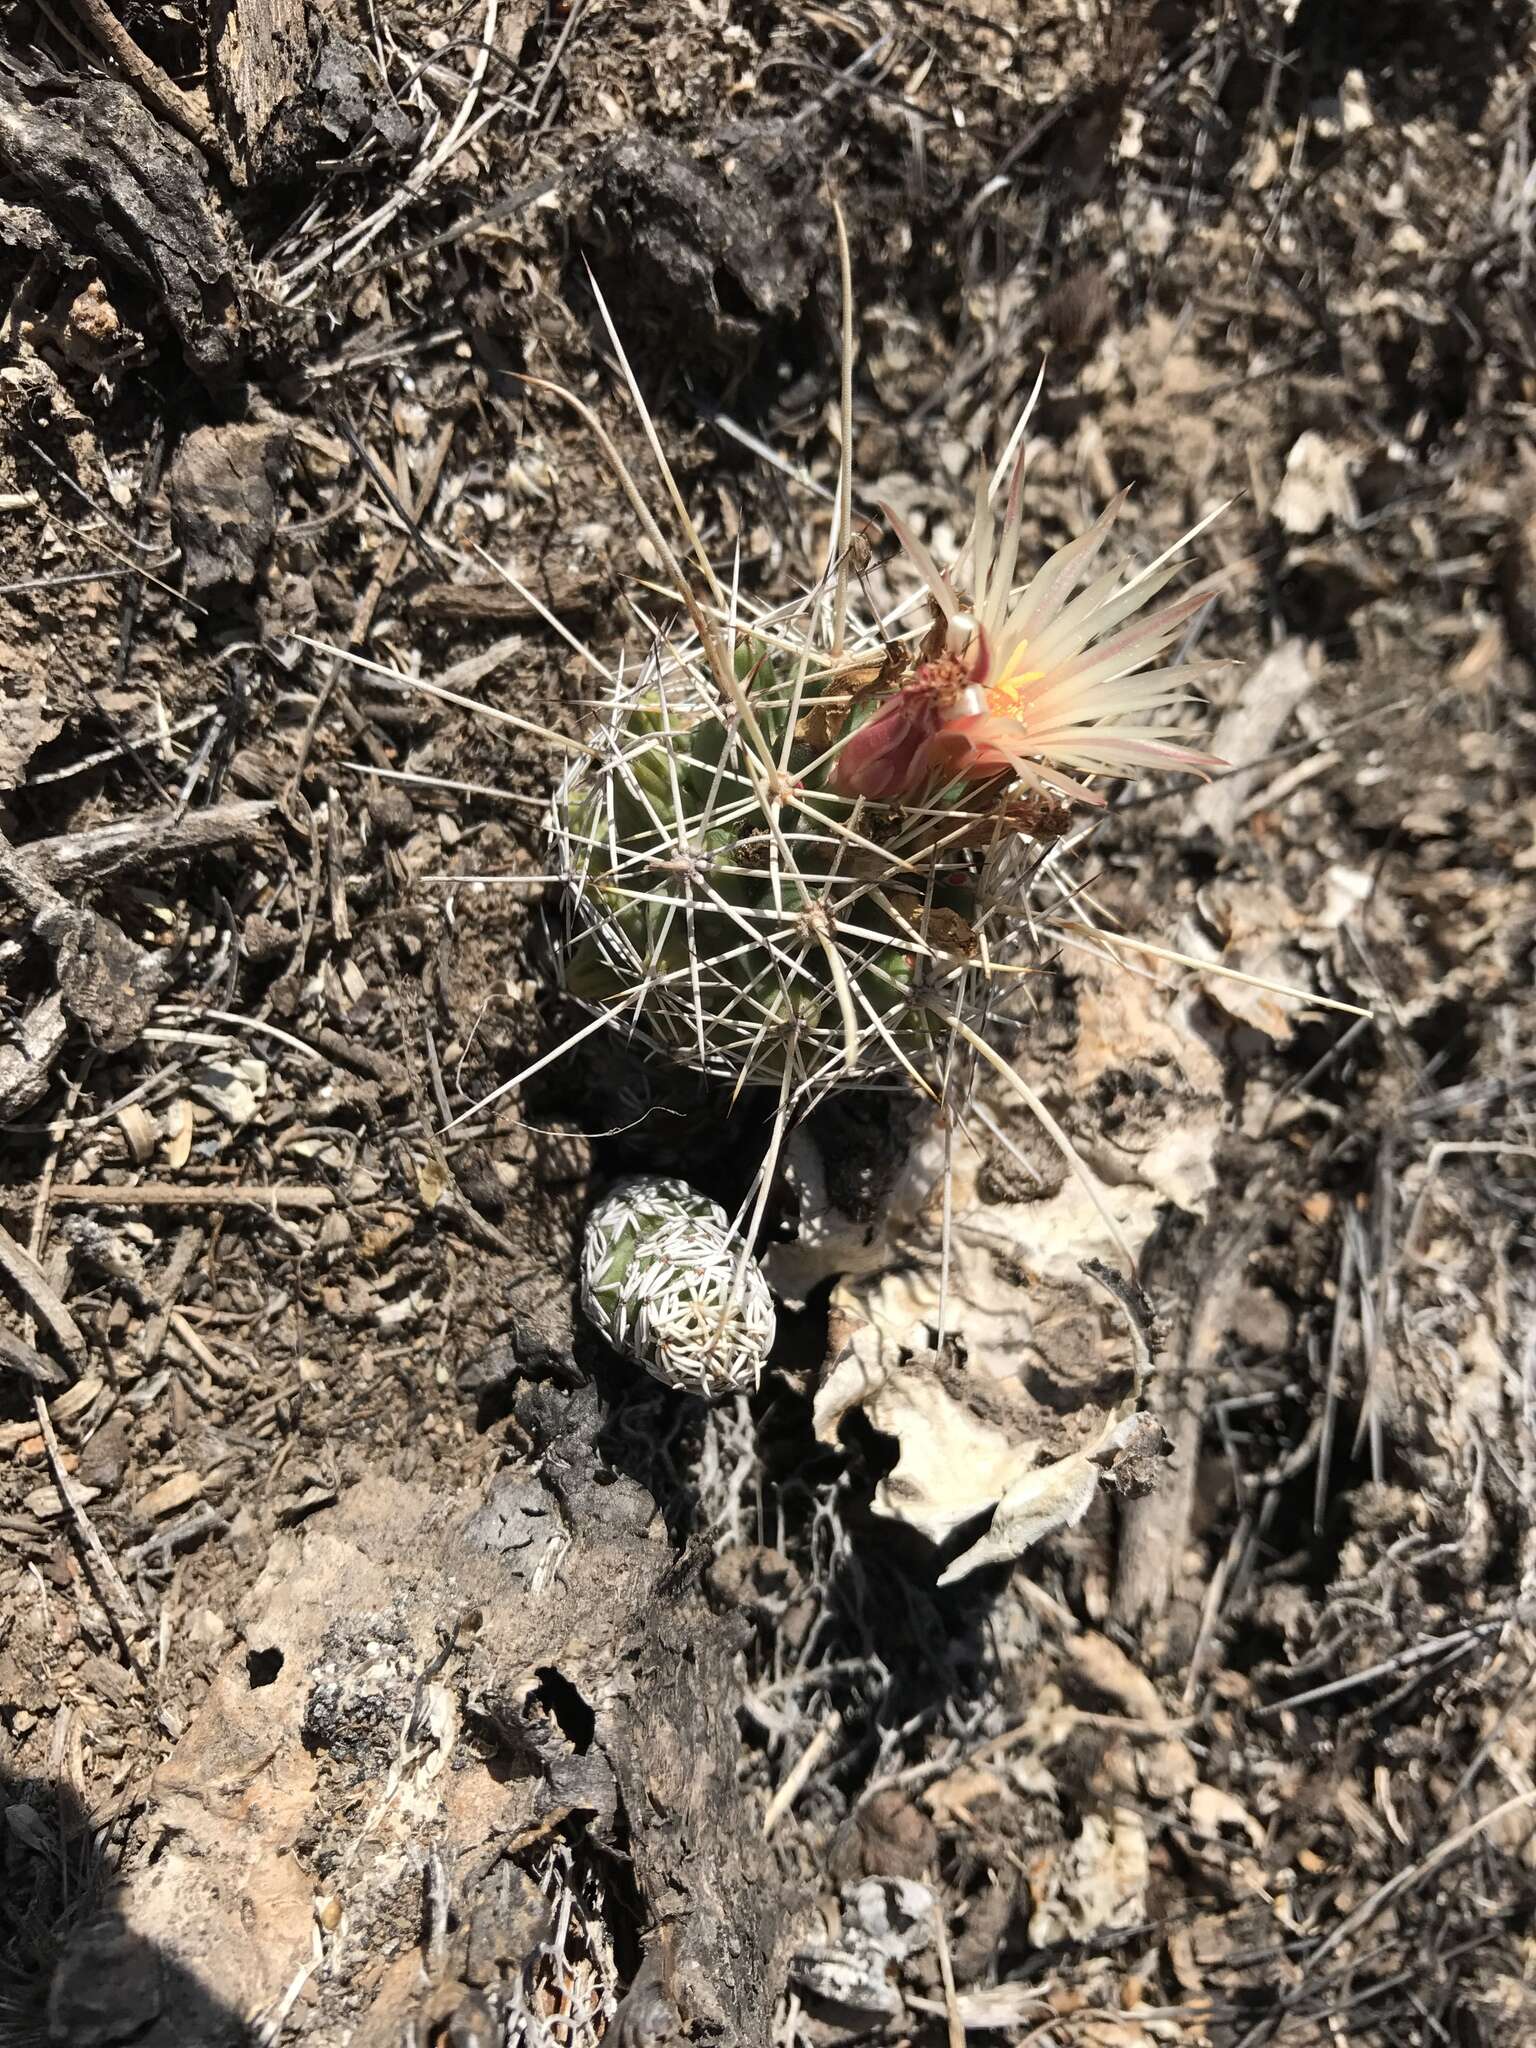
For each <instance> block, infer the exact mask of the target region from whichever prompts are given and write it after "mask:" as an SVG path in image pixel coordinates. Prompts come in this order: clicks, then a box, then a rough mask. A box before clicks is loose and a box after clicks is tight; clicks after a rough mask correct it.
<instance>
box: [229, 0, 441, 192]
mask: <svg viewBox="0 0 1536 2048" xmlns="http://www.w3.org/2000/svg"><path fill="white" fill-rule="evenodd" d="M208 88H209V93H210V95H211V97H212V100H213V107H214V112H215V114H216V115H217V117H218V123H219V128H220V131H221V133H222V135H223V138H224V155H225V159H226V161H227V162H228V164H229V167H230V171H231V174H232V175H233V177H234V179H235V182H236V183H237V184H240V185H245V186H248V187H254V186H257V185H272V184H278V185H281V184H289V183H292V182H294V181H295V180H297V179H299V178H302V177H304V176H305V175H306V174H307V173H308V172H310V171H311V170H313V168H314V166H315V164H316V163H317V161H318V160H319V159H320V157H322V156H339V155H341V154H343V153H344V152H345V151H346V150H347V149H348V148H350V147H351V146H352V145H353V144H354V143H355V142H356V141H357V140H358V139H359V137H361V136H362V135H363V134H364V133H366V132H367V131H368V130H369V129H370V128H371V129H373V130H374V131H376V132H377V133H378V134H379V135H380V136H381V137H382V138H383V140H384V142H385V143H386V144H387V145H392V146H394V147H397V148H398V147H401V146H403V145H404V144H405V143H406V142H408V141H409V140H410V139H411V136H412V134H413V133H414V130H413V128H412V125H411V122H410V120H409V119H408V117H407V116H406V115H405V114H404V113H403V112H402V110H401V109H400V108H398V107H397V106H396V105H395V103H394V101H393V100H392V99H391V98H390V97H389V96H388V95H387V94H386V93H385V92H383V90H382V89H381V86H380V83H379V79H378V75H377V71H376V69H375V66H374V64H373V61H372V59H371V58H370V57H369V55H368V53H367V51H366V50H364V49H363V48H362V47H361V46H360V45H359V44H357V43H354V42H353V41H351V39H350V38H348V37H346V36H343V35H340V34H338V33H337V31H336V29H335V28H334V26H333V25H332V24H331V23H330V22H329V21H328V20H327V19H326V18H325V15H324V13H323V12H322V10H321V9H319V8H318V7H315V6H313V5H308V4H306V0H214V4H213V6H212V8H211V10H210V14H209V21H208Z"/></svg>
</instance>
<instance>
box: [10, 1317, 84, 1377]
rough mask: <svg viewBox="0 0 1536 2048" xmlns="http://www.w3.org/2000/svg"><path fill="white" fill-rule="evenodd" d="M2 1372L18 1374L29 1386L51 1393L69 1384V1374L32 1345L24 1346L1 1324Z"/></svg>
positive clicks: (12, 1331) (11, 1331) (19, 1339)
mask: <svg viewBox="0 0 1536 2048" xmlns="http://www.w3.org/2000/svg"><path fill="white" fill-rule="evenodd" d="M0 1372H14V1373H18V1374H19V1375H20V1376H21V1378H22V1379H24V1380H26V1381H27V1383H28V1385H30V1386H34V1387H39V1388H42V1389H44V1390H47V1391H51V1390H52V1389H53V1388H55V1387H62V1386H65V1385H67V1384H68V1380H69V1374H68V1373H67V1372H64V1371H62V1370H61V1368H60V1367H58V1366H56V1365H55V1364H54V1362H53V1360H52V1359H51V1358H44V1357H43V1355H42V1353H41V1352H40V1351H34V1350H33V1348H32V1346H31V1345H30V1344H24V1343H23V1342H22V1340H21V1338H20V1337H18V1336H17V1335H16V1333H15V1331H14V1330H9V1329H7V1328H6V1326H5V1324H4V1323H0Z"/></svg>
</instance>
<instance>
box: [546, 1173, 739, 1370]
mask: <svg viewBox="0 0 1536 2048" xmlns="http://www.w3.org/2000/svg"><path fill="white" fill-rule="evenodd" d="M581 1305H582V1308H583V1309H584V1310H585V1312H586V1314H587V1316H588V1318H589V1320H590V1321H591V1322H592V1323H593V1324H594V1325H595V1326H596V1327H597V1329H599V1330H600V1331H601V1332H602V1334H603V1335H604V1336H605V1337H606V1338H607V1339H608V1342H609V1343H610V1344H611V1345H612V1346H613V1347H614V1349H615V1350H616V1351H619V1352H622V1354H623V1355H624V1356H625V1357H626V1358H628V1359H630V1360H631V1361H632V1362H633V1363H634V1364H636V1365H639V1366H643V1367H644V1369H645V1370H646V1371H647V1372H648V1373H650V1374H651V1376H652V1377H653V1378H654V1379H658V1380H660V1381H662V1382H663V1384H664V1385H666V1386H669V1387H677V1388H680V1389H682V1390H683V1391H684V1392H686V1393H690V1394H703V1395H705V1396H706V1397H709V1398H712V1399H714V1398H718V1397H719V1396H721V1395H723V1394H732V1393H745V1392H749V1391H750V1390H751V1389H752V1388H754V1387H755V1386H756V1385H757V1383H758V1379H759V1377H760V1376H761V1374H762V1370H763V1365H764V1362H765V1360H766V1359H767V1356H768V1353H769V1350H770V1349H771V1348H772V1345H773V1338H774V1313H773V1297H772V1295H771V1294H770V1293H769V1291H768V1283H767V1281H766V1280H764V1278H763V1276H762V1273H761V1271H760V1270H759V1268H758V1266H757V1263H756V1261H755V1260H754V1259H752V1258H750V1257H748V1256H747V1255H746V1250H745V1247H744V1246H743V1244H742V1241H741V1239H740V1238H738V1237H736V1236H734V1235H733V1234H732V1232H731V1228H730V1223H729V1220H728V1218H727V1216H726V1213H725V1211H724V1210H723V1209H722V1208H721V1207H720V1205H719V1203H718V1202H712V1201H710V1200H709V1198H708V1197H707V1196H706V1195H701V1194H700V1193H699V1192H698V1191H697V1189H695V1188H691V1187H689V1185H688V1183H687V1182H686V1181H681V1180H666V1179H662V1178H660V1177H658V1176H655V1175H650V1174H637V1175H634V1176H632V1177H631V1178H629V1179H627V1180H621V1181H619V1182H618V1183H617V1184H616V1186H615V1187H614V1188H613V1189H612V1190H611V1192H610V1193H609V1194H608V1195H607V1196H605V1198H604V1199H603V1200H602V1201H601V1202H599V1203H598V1205H597V1207H596V1208H595V1209H594V1210H593V1211H592V1214H591V1216H590V1217H589V1218H588V1219H587V1229H586V1239H585V1243H584V1245H583V1248H582V1263H581Z"/></svg>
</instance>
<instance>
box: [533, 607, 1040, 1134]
mask: <svg viewBox="0 0 1536 2048" xmlns="http://www.w3.org/2000/svg"><path fill="white" fill-rule="evenodd" d="M732 666H733V672H734V677H735V680H736V682H737V684H738V687H739V691H740V703H741V707H742V708H741V709H740V710H738V709H737V708H735V707H734V706H732V705H731V704H729V703H726V704H724V705H722V703H721V700H720V696H719V693H718V692H717V691H716V690H715V688H714V683H713V678H712V677H711V675H710V674H709V671H708V669H707V667H705V666H704V664H703V663H702V662H701V661H700V660H699V659H698V657H697V654H696V653H695V652H694V651H693V650H691V649H689V648H688V647H686V646H685V647H683V648H682V649H679V650H675V651H672V650H664V651H659V652H658V653H656V654H655V655H653V657H652V659H651V660H650V661H649V662H648V663H647V665H646V667H645V668H644V670H643V671H642V672H641V673H640V675H639V676H638V678H637V679H636V680H635V681H634V682H633V683H632V684H630V685H628V686H626V687H624V688H623V689H621V690H619V691H616V692H615V694H614V697H613V699H612V701H611V703H610V705H609V707H608V710H607V713H606V716H605V718H604V720H603V723H602V725H601V726H600V728H599V729H598V731H597V733H596V734H595V735H593V736H592V738H591V743H592V753H591V755H590V756H589V757H587V758H583V759H580V760H578V761H577V762H576V763H575V765H574V766H573V767H572V768H571V769H570V771H569V772H568V773H567V775H566V777H565V779H564V781H563V783H562V785H561V787H560V790H559V794H558V797H557V800H556V806H555V824H554V837H555V848H556V862H557V866H558V868H559V871H560V872H561V873H563V874H564V875H565V876H566V877H567V878H568V885H569V886H568V891H567V898H566V901H567V909H568V919H569V922H568V928H567V945H566V958H567V974H566V983H567V987H568V989H569V990H570V992H571V993H572V994H573V995H575V996H576V997H577V998H578V1000H579V1001H581V1002H583V1003H584V1004H586V1005H587V1006H588V1007H591V1008H594V1009H600V1010H605V1011H608V1012H610V1013H611V1014H614V1015H615V1016H616V1018H617V1020H618V1022H619V1023H620V1024H621V1026H622V1027H623V1028H624V1029H626V1031H628V1032H631V1033H633V1034H634V1035H635V1036H637V1037H639V1038H641V1039H643V1040H644V1041H645V1042H647V1043H648V1044H650V1045H652V1046H654V1047H656V1048H658V1049H659V1050H661V1051H663V1052H665V1053H666V1054H668V1055H669V1056H670V1057H672V1058H674V1059H678V1060H681V1061H683V1062H685V1063H686V1064H688V1065H691V1066H695V1067H698V1068H700V1069H702V1070H703V1071H705V1072H707V1073H711V1074H715V1075H718V1076H721V1077H722V1078H724V1079H726V1080H728V1081H730V1082H732V1083H733V1084H736V1085H740V1084H742V1083H754V1082H757V1083H764V1082H766V1083H776V1084H779V1085H780V1086H783V1087H786V1088H787V1089H788V1090H789V1092H790V1093H791V1094H792V1095H794V1096H796V1097H797V1098H809V1097H813V1096H814V1095H815V1094H817V1093H818V1092H819V1091H820V1090H821V1089H822V1088H823V1087H825V1086H827V1085H830V1083H832V1082H834V1081H835V1080H837V1079H839V1078H841V1077H842V1076H843V1075H845V1074H848V1073H851V1072H853V1071H854V1070H855V1069H857V1071H858V1075H859V1078H860V1080H861V1081H865V1082H867V1081H870V1080H872V1079H875V1078H878V1077H880V1076H882V1075H886V1074H890V1073H893V1072H897V1071H901V1070H905V1071H906V1072H907V1073H909V1074H912V1073H917V1074H921V1073H924V1072H928V1071H931V1070H932V1067H933V1064H934V1061H935V1058H936V1057H937V1056H938V1055H939V1053H940V1052H941V1049H942V1046H943V1044H944V1043H945V1041H946V1040H947V1037H948V1027H947V1026H945V1025H942V1024H940V1023H938V1022H937V1021H936V1019H935V1016H934V1014H933V1012H932V1011H931V1009H930V1008H929V1007H928V998H929V997H931V996H932V995H934V994H935V993H943V995H944V998H945V1001H946V1003H948V1004H950V1005H953V1004H955V1003H959V1004H960V1006H961V1007H962V1008H963V1009H965V1010H966V1011H967V1012H968V1013H969V1012H970V1011H971V1010H973V1009H978V1008H980V1007H981V1006H982V1004H981V1001H980V997H981V994H982V992H981V991H980V990H979V989H978V988H977V987H976V986H975V984H976V977H975V975H974V973H973V970H972V967H971V964H970V963H971V956H972V954H973V952H974V951H975V948H976V945H977V934H978V932H979V931H980V929H981V928H982V926H983V922H984V919H985V914H986V913H985V910H984V902H985V898H986V893H987V886H988V880H989V873H988V870H989V863H988V861H987V859H986V858H985V856H984V854H978V852H977V850H976V848H975V846H974V845H973V844H972V843H970V842H971V841H972V840H973V838H974V837H976V836H979V837H980V838H981V839H982V840H983V842H992V841H993V840H995V839H996V837H997V835H996V833H995V832H994V831H993V829H992V828H991V826H990V824H989V822H988V821H987V820H986V819H985V818H983V817H981V816H979V815H978V816H972V815H970V814H967V813H964V812H962V811H960V810H958V809H953V808H951V807H950V806H949V805H948V804H947V802H946V800H945V798H944V796H943V795H942V793H941V794H940V796H939V797H938V798H937V799H936V801H935V803H934V804H933V805H932V806H930V807H925V808H924V809H923V810H921V811H918V812H912V813H901V812H896V811H888V812H885V813H882V814H877V815H874V816H869V815H864V816H862V818H861V816H860V814H861V813H865V814H867V813H868V810H869V807H868V806H867V805H865V804H863V803H862V802H861V801H860V800H859V799H858V798H856V797H849V796H846V795H843V794H841V793H839V791H838V790H837V789H836V788H835V787H834V783H833V777H834V773H835V769H836V763H837V758H838V752H839V748H838V747H837V746H836V745H833V744H829V739H828V729H829V725H830V724H831V720H830V719H829V717H828V713H827V705H826V699H827V698H828V697H829V696H830V695H832V694H834V693H835V691H836V683H837V678H836V677H835V676H834V675H833V674H832V673H831V672H830V671H829V667H828V664H827V662H826V660H825V658H817V659H815V661H814V665H813V661H812V659H811V658H810V655H809V650H806V651H803V652H802V654H801V655H800V657H799V658H798V659H797V660H795V661H794V662H793V664H790V663H787V662H785V661H784V660H783V659H782V658H780V657H778V656H777V655H776V652H775V650H774V649H773V648H772V647H771V646H770V645H769V644H768V642H767V641H766V639H764V638H760V637H758V636H757V635H755V634H752V633H750V632H744V633H742V635H741V636H740V637H739V639H738V642H737V645H736V647H735V649H734V654H733V660H732ZM869 666H870V665H869V663H868V662H867V661H866V662H865V663H864V667H865V669H866V670H867V669H868V668H869ZM847 687H848V686H847V682H846V680H845V681H844V682H843V693H844V694H845V695H846V692H847ZM880 701H882V700H881V699H880V698H879V697H877V696H875V695H873V694H871V695H870V696H869V697H868V699H867V700H865V701H863V702H859V703H857V704H856V705H855V706H854V708H853V710H852V712H851V714H849V716H848V718H847V721H846V722H847V725H848V727H849V728H850V729H852V730H857V727H858V725H859V724H860V723H861V722H862V721H863V719H864V718H865V717H867V716H869V715H872V713H873V712H874V710H875V709H876V708H877V706H878V704H879V702H880ZM954 794H955V796H956V798H957V799H958V798H959V796H960V794H961V792H960V791H959V790H958V788H957V790H956V791H955V792H954ZM1006 850H1007V849H1006V848H1000V849H999V851H1000V852H1004V853H1006ZM991 865H992V866H993V867H995V865H996V862H995V861H994V862H993V863H992V864H991Z"/></svg>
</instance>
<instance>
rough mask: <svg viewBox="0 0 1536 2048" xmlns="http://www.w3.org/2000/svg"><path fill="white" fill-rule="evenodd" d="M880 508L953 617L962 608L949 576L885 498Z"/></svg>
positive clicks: (932, 593)
mask: <svg viewBox="0 0 1536 2048" xmlns="http://www.w3.org/2000/svg"><path fill="white" fill-rule="evenodd" d="M878 502H879V505H880V510H881V511H882V512H883V513H884V514H885V516H886V520H887V522H888V524H889V526H890V529H891V531H892V533H894V534H895V536H896V538H897V539H898V540H899V541H900V542H901V545H902V550H903V552H904V553H905V554H906V556H907V557H908V559H909V560H910V561H911V563H912V566H913V568H914V569H916V571H917V573H918V574H919V576H921V577H922V579H923V581H924V583H925V584H926V585H927V586H928V592H929V595H930V596H931V597H932V599H933V601H934V603H935V604H936V605H937V606H938V608H939V610H940V611H941V612H942V613H943V614H944V616H945V618H946V619H952V618H953V617H954V616H955V613H956V612H957V611H958V610H959V609H960V600H959V599H958V598H957V597H956V596H955V593H954V590H953V588H952V587H951V584H950V581H949V578H948V577H947V576H945V575H944V574H943V572H942V571H941V569H940V568H939V565H938V563H937V562H936V561H935V560H934V559H933V557H932V555H930V554H929V552H928V550H927V549H926V548H925V547H924V546H923V544H922V542H921V541H920V540H919V539H918V537H917V535H916V534H915V533H914V532H913V531H912V529H911V527H910V526H908V524H907V522H906V521H905V520H904V519H903V518H902V517H901V515H900V514H899V513H897V512H893V511H892V510H891V508H890V506H889V505H887V504H886V503H885V501H884V499H880V500H879V501H878Z"/></svg>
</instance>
